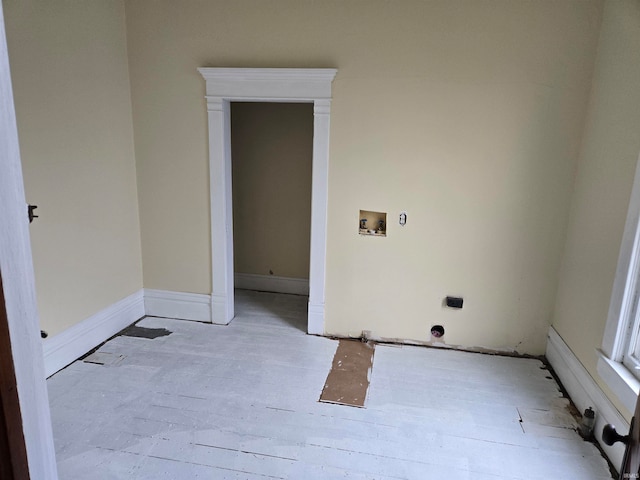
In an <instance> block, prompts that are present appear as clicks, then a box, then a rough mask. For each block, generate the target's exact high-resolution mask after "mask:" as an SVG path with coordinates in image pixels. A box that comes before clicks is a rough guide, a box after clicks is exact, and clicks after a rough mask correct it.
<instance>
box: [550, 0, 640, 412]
mask: <svg viewBox="0 0 640 480" xmlns="http://www.w3.org/2000/svg"><path fill="white" fill-rule="evenodd" d="M638 52H640V2H638V1H636V0H609V1H607V2H606V3H605V8H604V14H603V21H602V32H601V34H600V41H599V44H598V57H597V61H596V69H595V74H594V77H593V89H592V92H591V98H590V103H589V112H588V116H587V123H586V127H585V132H584V139H583V143H582V151H581V155H580V163H579V166H578V173H577V179H576V185H575V193H574V195H573V202H572V206H571V215H570V219H569V227H568V234H567V241H566V245H565V253H564V257H563V261H562V268H561V270H560V282H559V288H558V297H557V302H556V308H555V314H554V320H553V326H554V327H555V329H556V330H557V331H558V333H559V334H560V335H561V336H562V337H563V339H564V340H565V342H567V344H568V345H569V347H570V348H571V350H572V351H573V352H574V353H575V354H576V356H577V357H578V358H579V359H580V361H581V362H582V363H583V365H584V366H585V367H586V368H587V370H588V371H589V373H590V374H591V376H592V377H593V378H594V379H595V380H596V381H597V382H598V383H599V384H600V386H601V387H602V388H603V390H605V392H608V393H609V397H610V398H612V399H613V400H614V401H615V398H614V397H613V395H611V394H610V392H609V391H608V390H607V388H606V386H605V385H604V384H603V382H602V381H601V379H600V377H599V376H598V374H597V371H596V359H597V358H596V354H595V349H596V348H598V347H600V345H601V343H602V336H603V333H604V327H605V323H606V319H607V311H608V308H609V302H610V299H611V290H612V287H613V279H614V275H615V271H616V267H617V261H618V255H619V253H620V243H621V241H622V234H623V231H624V224H625V219H626V215H627V208H628V205H629V198H630V195H631V187H632V184H633V177H634V173H635V169H636V162H637V160H638V154H639V153H640V108H638V106H639V105H640V55H639V54H638ZM616 405H617V407H618V409H619V410H620V411H622V412H625V414H626V415H627V416H628V418H629V417H630V414H629V412H627V411H626V410H625V409H624V407H622V406H621V405H620V404H619V403H617V402H616Z"/></svg>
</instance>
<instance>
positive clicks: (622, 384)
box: [597, 351, 640, 413]
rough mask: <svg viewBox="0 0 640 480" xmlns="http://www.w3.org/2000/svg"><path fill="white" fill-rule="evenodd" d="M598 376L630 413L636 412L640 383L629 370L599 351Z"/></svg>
mask: <svg viewBox="0 0 640 480" xmlns="http://www.w3.org/2000/svg"><path fill="white" fill-rule="evenodd" d="M597 368H598V374H599V375H600V378H602V380H604V383H606V384H607V386H608V387H609V388H610V389H611V391H612V392H613V393H614V394H615V395H616V397H618V399H619V400H620V402H621V403H622V404H623V405H624V406H625V408H626V409H627V410H629V412H630V413H633V412H635V410H636V401H637V400H638V393H639V392H640V382H639V381H638V379H637V378H636V377H635V375H634V374H633V373H631V372H630V371H629V369H628V368H627V367H626V366H625V365H623V364H622V363H620V362H614V361H613V360H611V359H609V358H607V356H606V355H605V354H604V352H602V351H598V365H597Z"/></svg>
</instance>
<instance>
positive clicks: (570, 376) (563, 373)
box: [546, 327, 629, 467]
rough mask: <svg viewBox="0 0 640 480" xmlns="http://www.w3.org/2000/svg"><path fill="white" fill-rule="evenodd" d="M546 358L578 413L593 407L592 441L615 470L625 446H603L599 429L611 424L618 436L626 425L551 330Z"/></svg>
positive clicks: (561, 340)
mask: <svg viewBox="0 0 640 480" xmlns="http://www.w3.org/2000/svg"><path fill="white" fill-rule="evenodd" d="M594 355H595V352H594ZM546 357H547V360H548V362H549V364H550V365H551V367H552V368H553V370H554V371H555V373H556V375H557V376H558V378H559V379H560V381H561V382H562V385H563V387H564V388H565V390H566V391H567V393H568V394H569V397H571V400H572V401H573V403H574V404H575V406H576V407H577V408H578V410H580V412H584V410H585V409H586V408H588V407H592V408H593V409H594V410H595V411H596V425H595V428H594V435H595V438H596V440H597V441H598V443H599V444H600V447H601V448H602V450H603V451H604V452H605V454H606V455H607V457H609V460H610V461H611V463H612V464H613V465H615V466H616V467H617V466H619V465H621V464H622V456H623V455H624V445H622V444H621V443H616V444H615V445H614V446H612V447H610V446H608V445H606V444H605V443H604V442H603V441H602V428H603V427H604V426H605V425H606V424H607V423H611V424H613V425H615V426H616V428H617V430H618V431H619V432H626V431H628V430H629V423H628V422H627V421H626V420H625V419H624V417H623V416H622V415H621V414H620V412H619V411H618V410H617V409H616V407H615V406H614V405H613V403H611V400H609V399H608V398H607V396H606V395H605V394H604V392H603V391H602V389H601V388H600V386H599V385H598V384H597V383H596V381H595V380H594V379H593V377H591V375H590V374H589V372H588V371H587V369H586V368H584V366H583V365H582V363H580V360H578V357H576V356H575V354H574V353H573V352H572V351H571V349H570V348H569V346H568V345H567V344H566V343H565V342H564V340H563V339H562V337H561V336H560V335H559V334H558V332H556V330H555V329H554V328H553V327H550V328H549V334H548V337H547V351H546Z"/></svg>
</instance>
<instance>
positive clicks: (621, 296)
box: [602, 157, 640, 411]
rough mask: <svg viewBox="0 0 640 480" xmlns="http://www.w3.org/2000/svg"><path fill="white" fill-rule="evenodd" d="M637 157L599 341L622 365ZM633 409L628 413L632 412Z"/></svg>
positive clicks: (635, 238)
mask: <svg viewBox="0 0 640 480" xmlns="http://www.w3.org/2000/svg"><path fill="white" fill-rule="evenodd" d="M639 219H640V157H638V161H637V163H636V172H635V176H634V179H633V188H632V190H631V198H630V199H629V209H628V210H627V220H626V223H625V226H624V233H623V235H622V243H621V245H620V253H619V255H618V266H617V268H616V275H615V278H614V282H613V289H612V292H611V302H610V303H609V312H608V315H607V323H606V326H605V331H604V336H603V339H602V351H603V352H604V354H605V355H606V356H607V357H608V358H610V359H612V360H614V361H616V362H621V361H622V357H623V355H624V345H625V341H626V338H627V335H626V333H625V332H626V330H627V324H628V322H629V320H630V317H631V315H630V310H631V308H632V307H633V305H632V304H633V296H634V292H635V291H636V288H637V285H636V281H637V278H638V274H639V273H640V245H639V243H640V229H639V228H640V225H639V222H638V220H639ZM634 410H635V408H634V409H632V410H631V411H634Z"/></svg>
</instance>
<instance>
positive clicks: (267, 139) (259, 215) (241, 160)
mask: <svg viewBox="0 0 640 480" xmlns="http://www.w3.org/2000/svg"><path fill="white" fill-rule="evenodd" d="M312 155H313V104H311V103H275V102H271V103H264V102H260V103H259V102H231V158H232V160H231V164H232V168H231V170H232V175H231V176H232V197H233V202H232V205H233V260H234V286H235V288H236V289H242V290H252V291H257V292H273V293H284V294H293V295H297V296H304V297H305V298H303V299H300V298H297V299H293V298H288V297H287V296H281V295H280V296H278V295H275V296H274V295H256V294H253V295H249V294H248V293H247V292H242V293H241V295H240V297H241V298H240V304H239V303H238V302H239V297H238V291H236V292H235V295H234V298H235V305H234V311H235V313H236V314H239V313H240V311H241V310H242V309H243V308H244V307H245V306H247V302H251V303H256V302H257V303H258V304H259V306H260V307H262V309H263V310H264V311H266V312H267V313H271V314H273V315H278V316H280V317H282V319H283V320H290V321H291V322H292V323H295V324H296V327H299V325H298V324H299V321H298V320H299V319H300V313H301V312H299V311H298V310H299V308H296V309H295V310H294V312H290V311H289V310H288V309H283V307H284V306H294V305H295V306H296V307H299V306H300V305H305V306H306V303H307V301H308V295H309V263H310V262H309V248H310V237H311V224H310V218H311V166H312ZM289 304H290V305H289ZM245 311H246V312H251V309H245ZM290 313H295V315H290ZM305 313H306V312H305ZM304 330H306V326H305V328H304Z"/></svg>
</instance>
